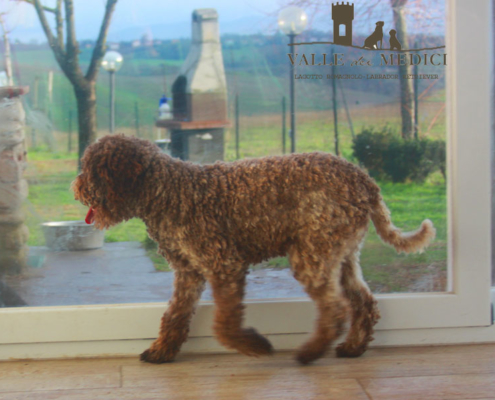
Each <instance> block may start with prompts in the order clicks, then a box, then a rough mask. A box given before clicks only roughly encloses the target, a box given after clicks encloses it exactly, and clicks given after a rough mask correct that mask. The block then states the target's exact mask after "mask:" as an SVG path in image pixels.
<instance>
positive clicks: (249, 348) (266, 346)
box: [235, 328, 273, 357]
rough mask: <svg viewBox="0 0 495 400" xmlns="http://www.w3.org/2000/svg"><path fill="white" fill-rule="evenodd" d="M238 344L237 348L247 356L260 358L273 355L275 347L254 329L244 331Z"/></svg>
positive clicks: (236, 344)
mask: <svg viewBox="0 0 495 400" xmlns="http://www.w3.org/2000/svg"><path fill="white" fill-rule="evenodd" d="M236 342H237V343H235V348H236V349H237V350H238V351H239V352H240V353H242V354H245V355H247V356H251V357H258V356H266V355H270V354H273V346H272V344H271V343H270V341H269V340H268V339H267V338H265V337H264V336H262V335H260V334H259V333H258V332H257V331H256V329H253V328H246V329H243V330H242V334H241V335H240V337H239V338H238V340H236Z"/></svg>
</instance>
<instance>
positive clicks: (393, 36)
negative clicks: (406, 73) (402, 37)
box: [389, 29, 402, 50]
mask: <svg viewBox="0 0 495 400" xmlns="http://www.w3.org/2000/svg"><path fill="white" fill-rule="evenodd" d="M389 35H390V50H402V45H401V44H400V42H399V39H397V31H396V30H395V29H392V30H390V32H389Z"/></svg>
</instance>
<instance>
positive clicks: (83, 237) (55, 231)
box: [41, 221, 105, 250]
mask: <svg viewBox="0 0 495 400" xmlns="http://www.w3.org/2000/svg"><path fill="white" fill-rule="evenodd" d="M41 226H42V228H43V234H44V235H45V242H46V245H47V247H49V248H50V249H52V250H93V249H100V248H102V247H103V239H104V236H105V232H104V231H101V230H99V229H96V228H95V227H94V225H88V224H86V222H84V221H60V222H46V223H44V224H41Z"/></svg>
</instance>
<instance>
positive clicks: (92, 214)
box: [84, 207, 96, 225]
mask: <svg viewBox="0 0 495 400" xmlns="http://www.w3.org/2000/svg"><path fill="white" fill-rule="evenodd" d="M95 213H96V210H95V209H94V208H93V207H89V211H88V215H86V219H85V220H84V221H86V223H87V224H88V225H91V224H92V223H93V222H94V220H95Z"/></svg>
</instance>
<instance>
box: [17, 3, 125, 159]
mask: <svg viewBox="0 0 495 400" xmlns="http://www.w3.org/2000/svg"><path fill="white" fill-rule="evenodd" d="M23 1H25V2H26V3H29V4H32V5H33V6H34V7H35V9H36V13H37V15H38V19H39V21H40V23H41V26H42V27H43V31H44V32H45V35H46V38H47V39H48V44H49V45H50V47H51V49H52V51H53V54H54V55H55V59H56V60H57V62H58V65H59V66H60V68H61V69H62V71H63V73H64V74H65V76H66V77H67V79H69V81H70V83H71V84H72V87H73V88H74V94H75V96H76V101H77V113H78V120H79V159H81V157H82V155H83V153H84V150H85V149H86V147H87V146H88V145H89V144H91V143H93V142H94V141H95V140H96V78H97V76H98V71H99V68H100V64H101V60H102V59H103V56H104V55H105V51H106V39H107V32H108V27H109V26H110V19H111V17H112V14H113V11H114V9H115V4H116V3H117V0H106V5H105V13H104V16H103V20H102V22H101V26H100V32H99V35H98V39H97V40H96V44H95V47H94V49H93V54H92V56H91V61H90V63H89V67H88V69H87V70H86V73H84V72H83V71H82V70H81V66H80V65H79V44H78V41H77V39H76V31H75V25H74V1H73V0H56V5H55V7H53V8H52V7H47V6H44V5H43V4H41V0H23ZM62 8H63V10H62ZM46 13H51V14H53V15H54V17H55V32H53V30H52V28H51V27H50V24H49V22H48V20H47V16H46ZM63 14H64V15H63ZM64 16H65V23H64ZM64 25H65V38H64Z"/></svg>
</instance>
